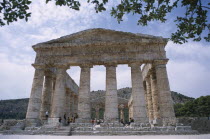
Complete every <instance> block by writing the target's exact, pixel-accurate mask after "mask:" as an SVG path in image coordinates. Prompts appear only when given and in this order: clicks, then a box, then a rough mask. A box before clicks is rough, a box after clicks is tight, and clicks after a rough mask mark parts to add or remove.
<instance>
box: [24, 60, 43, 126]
mask: <svg viewBox="0 0 210 139" xmlns="http://www.w3.org/2000/svg"><path fill="white" fill-rule="evenodd" d="M33 66H34V68H35V73H34V79H33V84H32V89H31V95H30V99H29V103H28V109H27V113H26V121H27V123H26V126H32V125H34V126H36V125H37V124H38V123H39V114H40V108H41V98H42V88H43V80H44V69H43V67H42V66H38V65H35V64H33Z"/></svg>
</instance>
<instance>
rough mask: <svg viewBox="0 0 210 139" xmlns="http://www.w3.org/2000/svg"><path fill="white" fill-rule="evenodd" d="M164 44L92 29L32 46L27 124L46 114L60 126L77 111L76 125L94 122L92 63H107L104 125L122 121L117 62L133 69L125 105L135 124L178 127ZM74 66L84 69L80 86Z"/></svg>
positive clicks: (162, 40) (159, 39)
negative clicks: (71, 72)
mask: <svg viewBox="0 0 210 139" xmlns="http://www.w3.org/2000/svg"><path fill="white" fill-rule="evenodd" d="M166 44H167V39H165V38H162V37H157V36H151V35H144V34H134V33H128V32H121V31H114V30H108V29H89V30H84V31H81V32H78V33H74V34H71V35H67V36H64V37H60V38H58V39H54V40H50V41H47V42H43V43H39V44H36V45H34V46H33V49H34V51H35V52H36V59H35V62H34V63H33V64H32V65H33V67H34V68H35V74H34V79H33V84H32V89H31V95H30V100H29V105H28V110H27V114H26V120H27V124H28V126H32V125H37V124H39V123H40V122H41V121H43V120H46V117H45V113H46V112H49V117H48V119H47V120H48V121H47V122H48V124H51V125H57V124H58V123H59V117H62V118H63V115H64V114H66V116H67V117H68V116H71V115H75V114H76V115H78V118H77V119H76V123H90V121H91V107H93V106H91V100H92V101H94V98H91V95H90V71H91V68H92V67H93V66H94V65H104V66H105V67H106V90H105V96H104V97H105V99H104V101H105V102H104V109H105V110H104V115H103V119H104V123H119V120H120V119H119V111H118V109H119V103H118V101H119V98H118V95H117V79H116V68H117V66H118V65H119V64H127V65H128V66H129V67H130V69H131V85H132V93H131V97H130V98H129V101H128V104H127V107H128V108H129V117H130V118H132V119H134V123H136V124H138V123H145V124H146V123H150V124H152V125H161V126H168V125H175V123H176V118H175V114H174V109H173V101H172V98H171V92H170V87H169V81H168V75H167V69H166V64H167V62H168V59H167V58H166V51H165V46H166ZM73 66H79V67H80V68H81V74H80V83H79V86H78V85H77V84H76V83H75V82H74V81H73V80H72V78H71V77H70V76H69V75H68V73H67V72H66V71H67V70H68V69H69V68H71V67H73ZM92 97H94V96H92ZM95 105H97V103H95Z"/></svg>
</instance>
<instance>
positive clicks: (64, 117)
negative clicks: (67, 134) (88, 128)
mask: <svg viewBox="0 0 210 139" xmlns="http://www.w3.org/2000/svg"><path fill="white" fill-rule="evenodd" d="M63 119H64V125H65V124H66V114H64V116H63Z"/></svg>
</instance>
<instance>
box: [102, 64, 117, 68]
mask: <svg viewBox="0 0 210 139" xmlns="http://www.w3.org/2000/svg"><path fill="white" fill-rule="evenodd" d="M104 66H105V67H117V63H105V64H104Z"/></svg>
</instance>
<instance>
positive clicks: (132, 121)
mask: <svg viewBox="0 0 210 139" xmlns="http://www.w3.org/2000/svg"><path fill="white" fill-rule="evenodd" d="M120 123H122V124H123V125H124V126H125V125H130V124H131V123H134V119H133V118H130V119H129V122H124V120H123V119H121V120H120Z"/></svg>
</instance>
